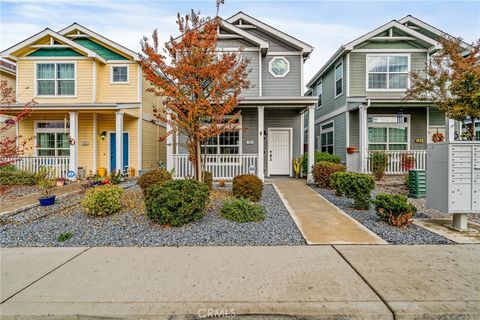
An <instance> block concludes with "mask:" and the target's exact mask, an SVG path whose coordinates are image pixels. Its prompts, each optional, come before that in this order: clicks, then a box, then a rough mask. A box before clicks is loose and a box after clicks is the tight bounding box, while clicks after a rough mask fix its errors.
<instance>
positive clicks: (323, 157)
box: [302, 151, 341, 174]
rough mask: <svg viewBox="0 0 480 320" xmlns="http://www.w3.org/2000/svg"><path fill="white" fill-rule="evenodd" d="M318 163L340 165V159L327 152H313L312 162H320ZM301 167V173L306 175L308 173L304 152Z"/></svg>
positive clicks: (306, 156) (306, 157)
mask: <svg viewBox="0 0 480 320" xmlns="http://www.w3.org/2000/svg"><path fill="white" fill-rule="evenodd" d="M320 161H327V162H333V163H340V162H341V159H340V157H339V156H337V155H335V154H330V153H328V152H320V151H315V161H314V163H317V162H320ZM302 166H303V173H304V174H307V172H308V153H306V152H305V153H304V154H303V159H302Z"/></svg>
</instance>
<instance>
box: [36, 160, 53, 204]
mask: <svg viewBox="0 0 480 320" xmlns="http://www.w3.org/2000/svg"><path fill="white" fill-rule="evenodd" d="M52 176H53V171H52V170H49V169H47V168H45V167H42V168H40V170H39V172H38V173H37V174H36V182H37V186H38V187H39V188H40V190H41V191H42V196H41V197H40V198H38V201H39V202H40V205H41V206H51V205H52V204H54V203H55V195H54V194H52V191H53V188H55V185H56V182H57V181H56V180H55V179H52Z"/></svg>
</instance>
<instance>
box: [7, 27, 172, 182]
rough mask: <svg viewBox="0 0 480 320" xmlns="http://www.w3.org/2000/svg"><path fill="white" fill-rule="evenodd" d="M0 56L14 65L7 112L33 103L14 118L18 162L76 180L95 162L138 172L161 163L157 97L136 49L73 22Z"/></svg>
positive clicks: (94, 168)
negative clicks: (13, 98) (24, 143)
mask: <svg viewBox="0 0 480 320" xmlns="http://www.w3.org/2000/svg"><path fill="white" fill-rule="evenodd" d="M1 57H2V58H3V59H7V60H10V61H12V62H14V63H15V64H16V74H17V80H16V82H15V91H16V95H17V104H16V105H14V106H11V109H10V110H11V112H15V110H20V109H21V108H22V107H23V105H24V104H25V103H26V102H28V101H30V100H32V99H34V100H35V102H36V104H35V105H34V107H33V108H32V109H33V113H32V116H31V117H29V118H28V119H25V120H23V121H22V122H20V123H19V124H18V128H17V132H18V135H19V137H20V139H29V142H28V147H29V148H28V150H27V153H26V154H25V157H22V159H21V160H20V161H17V162H16V163H17V165H18V166H20V167H22V168H24V169H29V170H33V171H34V170H36V168H38V167H39V166H41V165H47V166H54V167H56V168H57V174H58V175H62V176H65V175H68V176H71V178H75V177H77V176H82V175H84V174H89V173H90V172H91V173H95V172H97V171H98V169H100V168H105V169H106V170H107V171H108V172H113V171H117V170H119V169H121V170H123V171H126V170H128V169H131V168H133V169H135V172H136V173H137V174H138V172H139V170H142V169H143V170H147V169H151V168H155V167H157V166H158V163H159V161H165V144H164V143H162V142H160V141H159V139H160V137H161V136H162V135H163V134H164V133H165V125H164V124H163V123H161V122H160V121H158V119H157V118H155V116H154V110H155V109H158V108H159V106H160V104H161V102H160V99H159V98H158V97H156V96H154V95H153V94H152V93H150V92H147V91H146V88H147V82H146V81H145V79H144V77H143V75H142V70H141V66H140V64H139V62H140V59H139V57H138V55H137V53H135V52H133V51H131V50H129V49H127V48H125V47H123V46H121V45H119V44H117V43H115V42H113V41H111V40H109V39H107V38H105V37H103V36H101V35H99V34H97V33H95V32H93V31H91V30H89V29H87V28H85V27H83V26H81V25H79V24H77V23H74V24H72V25H70V26H69V27H66V28H65V29H62V30H60V31H58V32H55V31H53V30H51V29H48V28H47V29H45V30H43V31H41V32H39V33H37V34H35V35H33V36H32V37H30V38H28V39H26V40H24V41H22V42H20V43H18V44H16V45H14V46H12V47H10V48H8V49H6V50H4V51H3V52H2V53H1ZM68 173H69V174H68Z"/></svg>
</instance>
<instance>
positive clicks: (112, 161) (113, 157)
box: [110, 132, 129, 172]
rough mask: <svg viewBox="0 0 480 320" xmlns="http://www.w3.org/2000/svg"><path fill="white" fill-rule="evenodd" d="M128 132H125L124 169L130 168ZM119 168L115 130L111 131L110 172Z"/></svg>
mask: <svg viewBox="0 0 480 320" xmlns="http://www.w3.org/2000/svg"><path fill="white" fill-rule="evenodd" d="M128 151H129V150H128V133H127V132H124V133H123V170H125V168H128V160H129V159H128V154H129V152H128ZM116 170H117V144H116V134H115V132H111V133H110V172H114V171H116Z"/></svg>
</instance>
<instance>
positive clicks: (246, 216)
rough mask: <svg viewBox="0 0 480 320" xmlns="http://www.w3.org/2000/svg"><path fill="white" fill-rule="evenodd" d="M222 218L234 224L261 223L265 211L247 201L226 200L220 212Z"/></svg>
mask: <svg viewBox="0 0 480 320" xmlns="http://www.w3.org/2000/svg"><path fill="white" fill-rule="evenodd" d="M220 214H221V216H222V217H224V218H225V219H228V220H232V221H236V222H252V221H262V220H264V219H265V209H264V208H263V207H262V206H261V205H258V204H255V203H253V202H251V201H250V200H247V199H243V198H241V199H237V198H233V197H232V198H228V199H227V200H225V201H224V202H223V206H222V209H221V210H220Z"/></svg>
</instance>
